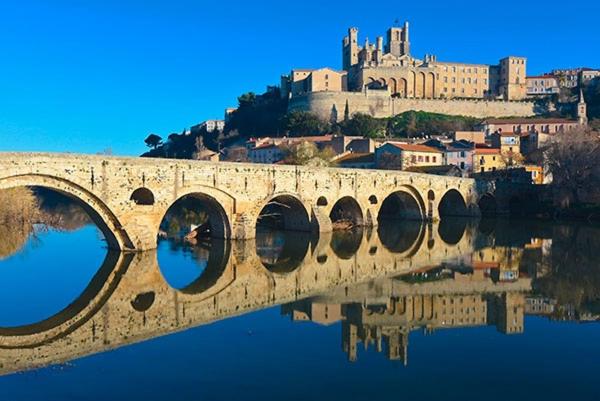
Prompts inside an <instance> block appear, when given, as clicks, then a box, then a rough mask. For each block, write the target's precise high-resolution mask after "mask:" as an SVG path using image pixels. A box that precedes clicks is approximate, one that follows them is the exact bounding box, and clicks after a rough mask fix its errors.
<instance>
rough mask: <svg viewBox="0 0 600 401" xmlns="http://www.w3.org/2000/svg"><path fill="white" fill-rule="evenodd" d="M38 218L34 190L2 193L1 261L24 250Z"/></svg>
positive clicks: (22, 189) (0, 203) (0, 220)
mask: <svg viewBox="0 0 600 401" xmlns="http://www.w3.org/2000/svg"><path fill="white" fill-rule="evenodd" d="M38 217H39V208H38V201H37V198H36V196H35V194H34V193H33V191H32V190H30V189H29V188H12V189H5V190H2V191H0V239H1V240H0V260H2V259H4V258H7V257H9V256H10V255H12V254H14V253H16V252H18V251H19V250H20V249H21V248H23V246H24V245H25V244H26V243H27V239H28V238H29V236H30V235H31V233H32V232H33V224H34V223H35V222H36V220H37V219H38Z"/></svg>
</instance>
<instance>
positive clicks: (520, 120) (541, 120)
mask: <svg viewBox="0 0 600 401" xmlns="http://www.w3.org/2000/svg"><path fill="white" fill-rule="evenodd" d="M569 123H572V124H577V121H575V120H569V119H567V118H490V119H488V120H485V121H484V122H483V124H496V125H498V124H569Z"/></svg>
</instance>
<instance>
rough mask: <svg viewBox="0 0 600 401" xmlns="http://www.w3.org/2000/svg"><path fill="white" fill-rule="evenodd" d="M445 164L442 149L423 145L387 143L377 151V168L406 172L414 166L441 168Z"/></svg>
mask: <svg viewBox="0 0 600 401" xmlns="http://www.w3.org/2000/svg"><path fill="white" fill-rule="evenodd" d="M443 163H444V155H443V152H442V151H441V150H440V149H436V148H433V147H430V146H425V145H421V144H413V143H402V142H386V143H384V144H383V145H381V146H380V147H378V148H377V149H375V164H376V166H377V168H384V169H391V170H406V169H407V168H409V167H412V166H415V167H421V166H441V165H442V164H443Z"/></svg>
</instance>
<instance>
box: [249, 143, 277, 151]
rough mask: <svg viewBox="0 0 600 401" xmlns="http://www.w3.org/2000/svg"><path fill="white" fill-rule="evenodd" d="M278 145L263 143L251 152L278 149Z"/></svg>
mask: <svg viewBox="0 0 600 401" xmlns="http://www.w3.org/2000/svg"><path fill="white" fill-rule="evenodd" d="M276 147H277V145H275V144H274V143H263V144H262V145H259V146H257V147H255V148H252V149H250V150H262V149H268V148H276Z"/></svg>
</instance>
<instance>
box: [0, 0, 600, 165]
mask: <svg viewBox="0 0 600 401" xmlns="http://www.w3.org/2000/svg"><path fill="white" fill-rule="evenodd" d="M599 13H600V3H599V2H598V1H597V0H582V1H578V2H573V3H568V2H564V1H561V2H556V3H554V2H553V1H543V2H542V1H515V0H505V1H501V2H498V1H493V2H488V1H483V0H479V1H467V2H460V3H459V2H457V1H436V0H430V1H427V2H422V1H415V2H399V1H398V0H394V1H387V0H379V1H376V2H372V1H371V2H369V1H366V2H359V1H329V2H323V1H311V0H307V1H303V2H299V3H298V2H289V1H277V2H275V1H243V2H242V1H237V0H227V1H204V0H200V1H191V0H189V1H186V0H169V1H152V0H146V1H141V0H140V1H127V0H120V1H113V0H103V1H100V0H98V1H94V0H87V1H83V2H82V1H75V0H73V1H65V0H52V1H48V0H46V1H35V0H18V1H17V0H3V1H0V54H1V57H0V150H19V151H25V150H36V151H37V150H47V151H69V152H86V153H95V152H98V151H101V150H103V149H105V148H112V150H113V152H114V153H115V154H122V155H137V154H139V153H141V152H142V151H144V144H143V139H144V138H145V136H146V135H147V134H148V133H150V132H156V133H158V134H161V135H163V136H166V135H168V134H169V133H170V132H181V131H182V129H183V128H186V127H189V126H191V125H193V124H195V123H198V122H200V121H202V120H204V119H208V118H221V117H222V115H223V109H224V108H225V107H227V106H235V105H236V103H237V101H236V98H237V96H238V95H239V94H240V93H242V92H246V91H256V92H260V91H262V90H264V88H265V86H266V85H268V84H277V83H278V82H279V76H280V75H281V74H282V73H286V72H288V71H289V70H290V69H291V68H293V67H298V68H302V67H304V68H307V67H321V66H332V67H336V68H340V67H341V50H340V43H341V39H342V37H343V35H344V34H345V33H346V30H347V28H348V27H349V26H357V27H359V29H360V35H361V40H364V37H365V36H367V35H368V36H369V38H370V39H371V40H374V38H375V37H376V36H377V35H379V34H381V35H383V34H384V32H385V30H386V28H387V27H388V26H389V25H391V24H393V22H394V20H395V19H396V18H397V19H399V20H400V21H403V20H409V21H410V23H411V41H412V50H413V55H415V56H417V57H422V56H423V55H424V54H425V53H432V54H436V55H437V56H438V59H439V60H447V61H465V62H481V63H496V62H497V60H498V59H500V58H501V57H503V56H506V55H509V54H512V55H522V56H527V57H528V58H529V65H528V73H530V74H536V73H541V72H544V71H546V70H549V69H552V68H555V67H569V66H580V65H586V66H591V67H600V52H598V48H599V46H600V28H599V26H598V15H599Z"/></svg>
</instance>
